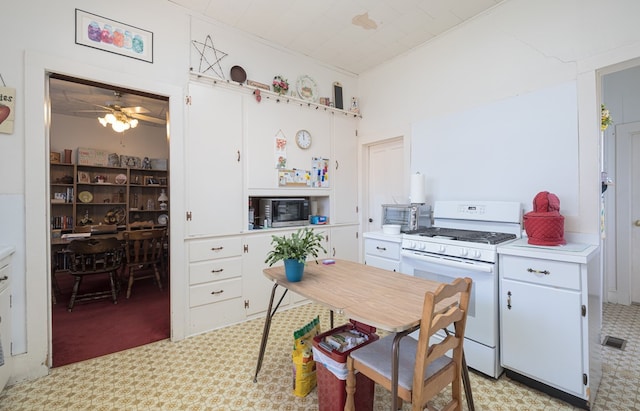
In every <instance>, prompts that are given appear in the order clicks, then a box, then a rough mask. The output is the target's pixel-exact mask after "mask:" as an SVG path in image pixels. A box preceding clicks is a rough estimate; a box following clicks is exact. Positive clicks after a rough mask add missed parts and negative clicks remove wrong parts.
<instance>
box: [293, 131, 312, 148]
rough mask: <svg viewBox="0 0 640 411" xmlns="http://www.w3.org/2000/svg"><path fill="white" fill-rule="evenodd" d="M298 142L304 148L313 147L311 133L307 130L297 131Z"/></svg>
mask: <svg viewBox="0 0 640 411" xmlns="http://www.w3.org/2000/svg"><path fill="white" fill-rule="evenodd" d="M296 144H297V145H298V147H300V148H301V149H303V150H306V149H307V148H309V147H311V133H309V132H308V131H307V130H298V132H297V133H296Z"/></svg>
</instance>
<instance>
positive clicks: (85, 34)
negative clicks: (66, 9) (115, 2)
mask: <svg viewBox="0 0 640 411" xmlns="http://www.w3.org/2000/svg"><path fill="white" fill-rule="evenodd" d="M76 44H80V45H83V46H87V47H92V48H95V49H99V50H104V51H107V52H109V53H115V54H120V55H122V56H126V57H131V58H134V59H138V60H142V61H146V62H148V63H153V33H152V32H150V31H147V30H143V29H141V28H138V27H134V26H130V25H128V24H124V23H121V22H119V21H115V20H111V19H108V18H106V17H102V16H98V15H97V14H91V13H88V12H86V11H83V10H80V9H76Z"/></svg>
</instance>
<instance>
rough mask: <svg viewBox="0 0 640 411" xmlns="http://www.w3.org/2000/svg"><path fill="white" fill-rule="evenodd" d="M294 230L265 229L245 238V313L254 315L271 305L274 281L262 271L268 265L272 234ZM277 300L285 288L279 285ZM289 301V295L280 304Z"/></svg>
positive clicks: (282, 233)
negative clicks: (266, 262)
mask: <svg viewBox="0 0 640 411" xmlns="http://www.w3.org/2000/svg"><path fill="white" fill-rule="evenodd" d="M292 232H293V231H271V230H265V232H264V233H259V234H251V235H247V236H245V237H244V239H243V244H244V245H243V250H244V251H243V255H242V284H243V298H244V307H245V310H244V311H245V313H246V315H247V316H252V315H254V314H258V313H261V312H264V311H266V310H267V308H268V307H269V297H270V296H271V289H272V288H273V283H272V282H271V281H269V280H268V279H267V277H265V276H264V274H263V273H262V270H264V269H265V268H266V267H267V264H265V262H264V260H265V259H266V258H267V253H268V252H269V250H271V236H272V235H279V236H280V235H285V234H286V235H287V236H288V235H290V233H292ZM280 265H283V262H282V261H278V262H277V263H276V264H274V266H275V267H277V266H280ZM276 293H277V294H276V300H275V301H276V302H277V301H278V300H279V299H280V297H282V294H283V293H284V288H282V287H278V289H277V291H276ZM288 302H289V300H288V296H287V298H285V301H283V302H282V304H280V306H281V307H282V306H285V305H287V304H288Z"/></svg>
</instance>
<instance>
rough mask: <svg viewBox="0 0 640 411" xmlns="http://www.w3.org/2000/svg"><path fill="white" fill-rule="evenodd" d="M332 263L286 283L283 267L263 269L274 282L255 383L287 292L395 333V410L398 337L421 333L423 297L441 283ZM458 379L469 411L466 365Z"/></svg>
mask: <svg viewBox="0 0 640 411" xmlns="http://www.w3.org/2000/svg"><path fill="white" fill-rule="evenodd" d="M331 261H334V262H333V263H331V264H324V263H323V262H318V263H316V262H313V261H311V262H307V264H306V266H305V269H304V275H303V277H302V281H299V282H289V281H287V278H286V275H285V272H284V267H283V266H279V267H272V268H266V269H264V270H263V272H264V275H265V276H266V277H267V278H269V279H270V280H271V281H273V287H272V290H271V298H270V300H269V308H268V311H267V316H266V318H265V324H264V330H263V333H262V340H261V343H260V352H259V354H258V362H257V365H256V373H255V376H254V382H257V380H258V373H259V372H260V368H261V367H262V361H263V358H264V353H265V349H266V345H267V340H268V338H269V330H270V328H271V319H272V318H273V316H274V315H275V313H276V311H277V310H278V307H279V306H280V303H281V302H282V299H283V298H284V296H285V295H286V292H287V290H291V291H293V292H295V293H298V294H300V295H302V296H304V297H306V298H308V299H309V300H312V301H315V302H316V303H319V304H320V305H323V306H325V307H327V308H328V309H330V310H332V312H336V313H338V314H340V315H343V316H345V317H346V318H349V319H352V320H356V321H359V322H361V323H364V324H368V325H370V326H373V327H376V328H379V329H381V330H384V331H388V332H390V333H396V334H397V335H398V338H396V339H395V341H394V347H393V355H392V359H391V360H392V370H393V373H392V379H391V387H392V393H391V394H392V406H393V408H392V409H393V410H395V409H397V400H398V398H397V397H398V395H397V393H398V357H399V343H400V339H401V337H403V336H404V335H407V334H409V333H411V332H413V331H415V330H417V329H419V327H420V320H421V319H422V308H423V304H424V297H425V293H426V292H427V291H431V292H435V291H436V289H437V288H438V287H439V286H440V285H441V283H439V282H436V281H430V280H426V279H422V278H417V277H413V276H410V275H406V274H401V273H397V272H394V271H389V270H384V269H381V268H376V267H372V266H369V265H365V264H360V263H356V262H353V261H346V260H331ZM278 287H284V288H285V292H284V293H283V294H282V296H281V297H280V299H279V301H278V302H277V303H276V304H275V306H274V299H275V295H276V289H277V288H278ZM445 304H446V303H445ZM332 326H333V325H332ZM463 361H464V357H463ZM462 380H463V384H464V389H465V395H466V398H467V404H468V407H469V410H470V411H473V410H474V406H473V397H472V392H471V386H470V380H469V374H468V370H467V367H466V363H464V364H463V372H462Z"/></svg>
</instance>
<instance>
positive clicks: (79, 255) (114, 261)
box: [67, 237, 123, 274]
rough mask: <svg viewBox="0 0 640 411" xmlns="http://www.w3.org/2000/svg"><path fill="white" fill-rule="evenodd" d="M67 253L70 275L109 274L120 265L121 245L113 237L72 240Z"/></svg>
mask: <svg viewBox="0 0 640 411" xmlns="http://www.w3.org/2000/svg"><path fill="white" fill-rule="evenodd" d="M67 251H68V252H69V253H70V255H69V272H71V273H72V274H79V273H83V274H95V273H101V272H109V271H113V270H116V269H118V268H119V267H120V266H121V265H122V256H123V250H122V244H120V241H118V239H117V238H114V237H109V238H100V239H96V238H89V239H82V240H73V241H71V242H70V243H69V245H68V246H67Z"/></svg>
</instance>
